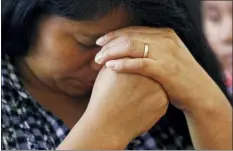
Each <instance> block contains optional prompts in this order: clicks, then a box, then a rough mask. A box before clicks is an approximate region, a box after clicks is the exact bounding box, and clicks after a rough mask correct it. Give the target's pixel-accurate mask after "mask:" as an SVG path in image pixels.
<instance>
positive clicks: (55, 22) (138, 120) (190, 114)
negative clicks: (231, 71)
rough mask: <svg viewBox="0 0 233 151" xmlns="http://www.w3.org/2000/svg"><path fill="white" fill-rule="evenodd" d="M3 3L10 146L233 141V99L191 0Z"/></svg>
mask: <svg viewBox="0 0 233 151" xmlns="http://www.w3.org/2000/svg"><path fill="white" fill-rule="evenodd" d="M2 4H3V6H2V16H3V18H2V22H3V25H2V28H3V30H2V31H3V56H4V58H3V62H2V89H3V90H2V98H3V99H2V132H3V136H2V149H61V150H62V149H66V150H71V149H76V150H78V149H80V150H82V149H124V148H127V149H190V148H195V149H231V146H232V144H231V142H232V138H231V137H232V133H231V126H232V116H231V112H232V108H231V106H230V104H229V102H228V100H227V98H226V96H225V95H224V94H223V93H225V94H226V90H225V88H224V84H223V82H222V78H221V76H220V75H218V74H216V73H215V71H216V68H215V67H212V66H213V65H214V66H215V65H216V66H217V65H218V64H217V61H216V59H215V58H214V55H213V54H212V53H211V51H208V50H207V47H206V45H205V43H203V42H202V41H203V38H202V37H203V36H202V35H201V34H199V33H200V32H199V31H198V29H197V28H195V24H194V22H193V21H192V19H191V16H190V14H191V13H189V11H188V7H186V6H187V5H188V4H186V3H185V1H183V2H181V1H174V0H168V1H164V0H156V1H154V0H153V1H152V0H151V1H150V0H147V1H145V0H130V1H123V0H122V1H120V0H117V1H113V0H101V1H97V0H93V1H92V0H78V1H73V0H66V1H59V0H35V1H29V0H19V1H13V0H12V1H9V0H8V1H3V3H2ZM130 26H140V27H130ZM145 26H148V27H145ZM174 30H175V31H174ZM109 32H110V34H108V33H109ZM176 33H177V34H178V35H177V34H176ZM106 34H107V36H104V35H106ZM179 36H180V38H181V39H182V40H181V39H180V38H178V37H179ZM100 37H102V38H100ZM97 39H98V40H97ZM96 40H97V41H96ZM182 41H183V42H184V43H183V42H182ZM116 46H117V47H116ZM132 50H133V51H132ZM190 52H191V53H190ZM97 53H98V54H97ZM94 58H95V59H94ZM94 60H95V61H94ZM196 61H197V62H198V63H199V64H200V65H201V66H202V67H203V68H202V67H201V66H200V65H199V64H198V63H197V62H196ZM122 63H123V64H122ZM203 69H205V70H203ZM206 72H207V73H208V74H207V73H206ZM217 73H220V72H217ZM212 79H213V80H214V81H215V82H216V83H217V85H218V86H217V85H216V84H215V82H214V81H213V80H212ZM93 85H94V87H93ZM219 87H220V88H221V90H222V91H223V92H222V91H221V90H220V88H219ZM174 106H175V107H176V108H178V109H176V108H175V107H174ZM207 116H208V118H207ZM216 121H218V122H216ZM213 125H214V126H213ZM188 129H189V131H188ZM216 129H221V131H219V130H216ZM190 136H191V139H192V141H191V139H190Z"/></svg>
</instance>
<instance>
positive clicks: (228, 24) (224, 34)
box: [219, 18, 232, 44]
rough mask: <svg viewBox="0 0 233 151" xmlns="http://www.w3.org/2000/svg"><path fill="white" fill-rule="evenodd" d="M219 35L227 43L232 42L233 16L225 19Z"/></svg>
mask: <svg viewBox="0 0 233 151" xmlns="http://www.w3.org/2000/svg"><path fill="white" fill-rule="evenodd" d="M219 36H220V39H221V41H222V42H224V43H225V44H232V18H225V19H224V21H223V23H222V27H221V32H220V35H219Z"/></svg>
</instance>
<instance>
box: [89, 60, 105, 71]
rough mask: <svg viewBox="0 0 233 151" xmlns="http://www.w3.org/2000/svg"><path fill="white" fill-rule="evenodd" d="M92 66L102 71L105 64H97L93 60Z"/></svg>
mask: <svg viewBox="0 0 233 151" xmlns="http://www.w3.org/2000/svg"><path fill="white" fill-rule="evenodd" d="M90 67H91V68H92V69H93V70H94V71H100V70H101V69H102V67H103V65H99V64H96V63H95V62H94V61H92V62H91V63H90Z"/></svg>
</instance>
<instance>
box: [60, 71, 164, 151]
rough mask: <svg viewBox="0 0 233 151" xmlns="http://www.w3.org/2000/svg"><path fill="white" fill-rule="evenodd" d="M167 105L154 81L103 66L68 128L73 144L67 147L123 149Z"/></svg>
mask: <svg viewBox="0 0 233 151" xmlns="http://www.w3.org/2000/svg"><path fill="white" fill-rule="evenodd" d="M167 107H168V100H167V95H166V93H165V91H164V90H163V89H162V87H161V86H160V84H158V83H157V82H155V81H154V80H152V79H149V78H147V77H144V76H141V75H134V74H125V73H116V72H114V71H112V70H111V69H108V68H103V69H102V71H101V72H100V73H99V75H98V77H97V79H96V83H95V85H94V88H93V92H92V96H91V99H90V102H89V105H88V107H87V109H86V111H85V113H84V115H83V116H82V118H81V119H80V121H79V122H78V123H77V124H76V126H75V127H74V128H73V130H72V131H73V132H72V131H71V133H73V134H71V135H72V138H73V140H71V141H73V142H74V143H75V141H76V144H75V145H76V146H75V147H73V148H69V149H124V148H125V147H126V145H127V144H128V143H129V142H130V141H131V140H132V139H134V138H135V137H137V136H138V135H140V134H142V133H144V132H146V131H148V130H149V129H150V128H151V127H152V126H153V125H155V123H156V122H157V121H158V120H159V119H160V118H161V117H162V116H163V115H164V114H165V113H166V110H167ZM75 129H76V130H75ZM78 129H79V130H78ZM81 133H83V136H82V135H81ZM68 137H69V136H68ZM80 137H82V138H80ZM74 139H75V140H74ZM79 139H80V140H79ZM85 140H86V141H85ZM80 141H83V143H82V142H80ZM71 145H72V143H71V142H69V144H67V145H65V146H71ZM63 146H64V145H63ZM59 149H60V148H59ZM61 149H62V148H61ZM66 149H67V148H66Z"/></svg>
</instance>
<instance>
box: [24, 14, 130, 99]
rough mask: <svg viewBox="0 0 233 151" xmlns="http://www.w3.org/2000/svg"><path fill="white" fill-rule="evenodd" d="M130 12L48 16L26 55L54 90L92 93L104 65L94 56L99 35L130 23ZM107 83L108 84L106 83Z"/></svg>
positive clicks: (68, 93) (38, 75) (37, 75)
mask: <svg viewBox="0 0 233 151" xmlns="http://www.w3.org/2000/svg"><path fill="white" fill-rule="evenodd" d="M128 18H129V14H127V13H126V12H125V11H121V10H118V11H114V12H112V13H109V14H107V15H106V16H105V17H103V18H101V19H99V20H97V21H83V22H81V21H71V20H67V19H64V18H60V17H54V16H52V17H48V18H47V19H45V20H44V21H42V23H41V24H40V25H39V27H38V34H37V37H36V40H35V42H34V43H33V44H32V45H31V48H30V50H29V54H28V55H27V56H26V57H25V58H24V60H25V62H26V65H27V66H28V67H29V69H30V70H31V72H32V73H33V74H34V76H35V77H36V78H37V79H38V80H39V81H40V82H42V83H43V84H44V85H46V86H47V87H49V88H50V89H52V90H54V91H57V92H59V93H63V94H66V95H69V96H75V97H76V96H80V95H84V94H86V93H87V92H90V91H91V89H92V86H93V84H94V81H95V79H96V76H97V74H98V71H99V70H100V68H101V67H100V66H98V65H97V64H95V63H94V57H95V55H96V53H97V52H98V51H99V50H100V47H98V46H96V45H95V42H96V40H97V38H99V37H100V36H102V35H104V34H106V33H108V32H110V31H112V30H116V29H119V28H124V27H127V26H129V25H130V22H129V19H128ZM103 84H105V83H103Z"/></svg>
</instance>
